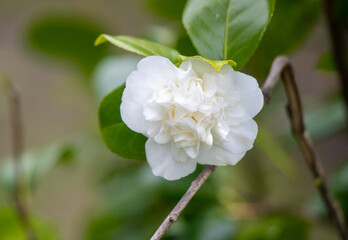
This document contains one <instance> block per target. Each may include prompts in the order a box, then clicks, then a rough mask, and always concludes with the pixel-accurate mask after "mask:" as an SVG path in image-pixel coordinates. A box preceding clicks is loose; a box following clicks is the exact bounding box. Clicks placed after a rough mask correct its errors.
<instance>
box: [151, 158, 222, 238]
mask: <svg viewBox="0 0 348 240" xmlns="http://www.w3.org/2000/svg"><path fill="white" fill-rule="evenodd" d="M215 168H216V166H210V165H208V166H206V167H205V168H204V169H203V171H202V172H201V173H200V174H199V175H198V177H197V178H196V179H195V180H194V181H193V182H192V183H191V186H190V187H189V189H188V190H187V191H186V193H185V194H184V196H182V198H181V199H180V201H179V202H178V204H177V205H176V206H175V207H174V209H173V210H172V211H171V212H170V213H169V215H168V216H167V217H166V219H164V221H163V222H162V224H161V226H159V228H158V229H157V231H156V232H155V234H154V235H153V236H152V238H151V240H159V239H161V238H162V237H163V235H164V234H165V233H166V232H167V231H168V229H169V227H170V226H171V225H172V224H173V223H174V222H175V221H176V220H177V219H178V217H179V215H180V213H181V212H182V211H183V210H184V209H185V208H186V206H187V204H188V203H189V202H190V200H191V199H192V197H193V196H194V195H195V194H196V193H197V191H198V190H199V189H200V187H201V186H202V185H203V183H204V182H205V181H206V180H207V178H208V177H209V176H210V174H212V172H214V170H215Z"/></svg>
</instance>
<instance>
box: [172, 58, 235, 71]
mask: <svg viewBox="0 0 348 240" xmlns="http://www.w3.org/2000/svg"><path fill="white" fill-rule="evenodd" d="M178 59H179V61H180V63H181V62H183V61H187V60H190V59H202V60H203V61H206V62H207V63H209V64H210V65H212V66H213V68H214V69H215V71H217V72H218V71H220V69H221V67H222V66H223V65H226V64H229V65H230V66H231V67H235V66H236V65H237V64H236V63H235V62H234V61H232V60H226V61H214V60H209V59H206V58H204V57H201V56H193V57H186V56H182V55H180V56H179V57H178Z"/></svg>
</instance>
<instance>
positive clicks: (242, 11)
mask: <svg viewBox="0 0 348 240" xmlns="http://www.w3.org/2000/svg"><path fill="white" fill-rule="evenodd" d="M274 4H275V0H190V1H189V2H188V3H187V5H186V8H185V10H184V16H183V23H184V26H185V28H186V30H187V32H188V34H189V36H190V38H191V39H192V41H193V44H194V45H195V46H196V48H197V50H198V52H199V53H200V55H202V56H203V57H205V58H209V59H212V60H228V59H232V60H234V61H235V62H236V63H237V67H238V69H240V68H241V67H243V65H244V64H245V63H246V62H247V61H248V59H249V58H250V57H251V55H252V54H253V53H254V51H255V49H256V48H257V45H258V44H259V42H260V40H261V37H262V35H263V33H264V31H265V30H266V27H267V24H268V22H269V20H270V18H271V16H272V13H273V9H274Z"/></svg>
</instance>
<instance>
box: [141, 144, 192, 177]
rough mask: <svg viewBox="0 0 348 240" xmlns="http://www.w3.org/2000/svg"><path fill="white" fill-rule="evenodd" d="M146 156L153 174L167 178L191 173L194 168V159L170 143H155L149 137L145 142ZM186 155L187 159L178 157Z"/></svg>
mask: <svg viewBox="0 0 348 240" xmlns="http://www.w3.org/2000/svg"><path fill="white" fill-rule="evenodd" d="M145 149H146V158H147V161H148V163H149V164H150V167H151V169H152V172H153V174H154V175H155V176H161V177H164V178H165V179H167V180H177V179H180V178H182V177H185V176H187V175H189V174H190V173H192V172H193V171H194V170H195V169H196V161H195V160H193V159H191V158H188V157H187V155H186V154H180V152H179V151H180V149H176V148H175V147H174V148H173V147H172V144H171V143H167V144H157V143H156V142H155V141H154V140H153V139H152V138H149V139H148V140H147V142H146V144H145ZM185 155H186V157H187V159H186V160H185V159H180V158H182V157H184V156H185Z"/></svg>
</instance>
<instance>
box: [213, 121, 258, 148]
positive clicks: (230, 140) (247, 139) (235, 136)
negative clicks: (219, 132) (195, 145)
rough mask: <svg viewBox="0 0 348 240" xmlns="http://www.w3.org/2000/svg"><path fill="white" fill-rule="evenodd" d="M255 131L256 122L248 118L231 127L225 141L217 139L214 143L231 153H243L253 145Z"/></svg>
mask: <svg viewBox="0 0 348 240" xmlns="http://www.w3.org/2000/svg"><path fill="white" fill-rule="evenodd" d="M257 131H258V129H257V124H256V122H255V121H254V120H250V121H248V122H244V123H242V124H240V125H238V126H234V127H231V129H230V132H229V134H228V135H227V139H226V141H219V142H217V143H215V144H216V145H220V146H221V147H223V148H225V149H227V150H229V151H230V152H233V153H243V152H244V153H245V152H246V151H248V150H250V149H251V148H252V147H253V144H254V141H255V138H256V135H257Z"/></svg>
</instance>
